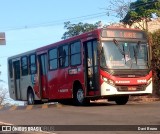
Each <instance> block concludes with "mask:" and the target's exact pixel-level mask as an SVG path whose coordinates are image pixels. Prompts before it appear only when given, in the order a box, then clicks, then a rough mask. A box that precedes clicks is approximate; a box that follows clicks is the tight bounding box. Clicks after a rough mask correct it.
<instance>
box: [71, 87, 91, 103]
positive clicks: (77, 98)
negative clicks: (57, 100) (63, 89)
mask: <svg viewBox="0 0 160 134" xmlns="http://www.w3.org/2000/svg"><path fill="white" fill-rule="evenodd" d="M73 101H74V105H76V106H86V105H88V104H89V103H90V100H89V99H86V98H85V95H84V91H83V89H82V88H81V87H77V88H76V89H74V95H73Z"/></svg>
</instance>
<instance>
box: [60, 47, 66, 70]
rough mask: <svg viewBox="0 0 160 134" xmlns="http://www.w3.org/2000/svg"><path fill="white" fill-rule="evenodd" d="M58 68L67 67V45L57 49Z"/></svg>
mask: <svg viewBox="0 0 160 134" xmlns="http://www.w3.org/2000/svg"><path fill="white" fill-rule="evenodd" d="M59 67H60V68H63V67H68V45H65V46H61V47H59Z"/></svg>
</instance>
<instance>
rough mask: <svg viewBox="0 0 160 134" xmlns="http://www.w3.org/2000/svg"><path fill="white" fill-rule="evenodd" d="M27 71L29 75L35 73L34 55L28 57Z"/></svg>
mask: <svg viewBox="0 0 160 134" xmlns="http://www.w3.org/2000/svg"><path fill="white" fill-rule="evenodd" d="M29 69H30V74H36V73H37V63H36V55H35V54H32V55H30V57H29Z"/></svg>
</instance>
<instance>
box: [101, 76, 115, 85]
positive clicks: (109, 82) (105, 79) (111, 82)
mask: <svg viewBox="0 0 160 134" xmlns="http://www.w3.org/2000/svg"><path fill="white" fill-rule="evenodd" d="M102 79H103V81H104V82H106V83H108V84H110V85H115V83H114V81H113V80H111V79H107V78H106V77H103V76H102Z"/></svg>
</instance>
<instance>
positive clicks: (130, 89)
mask: <svg viewBox="0 0 160 134" xmlns="http://www.w3.org/2000/svg"><path fill="white" fill-rule="evenodd" d="M128 90H129V91H135V90H137V88H136V87H128Z"/></svg>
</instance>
